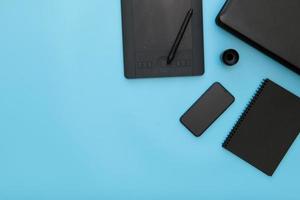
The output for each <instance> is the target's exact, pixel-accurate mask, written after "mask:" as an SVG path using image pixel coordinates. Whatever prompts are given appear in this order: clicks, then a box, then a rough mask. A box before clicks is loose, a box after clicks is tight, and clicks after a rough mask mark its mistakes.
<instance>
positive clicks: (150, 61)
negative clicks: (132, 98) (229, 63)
mask: <svg viewBox="0 0 300 200" xmlns="http://www.w3.org/2000/svg"><path fill="white" fill-rule="evenodd" d="M121 6H122V22H123V44H124V65H125V66H124V68H125V69H124V70H125V76H126V77H127V78H143V77H164V76H195V75H201V74H203V73H204V56H203V33H202V1H201V0H121ZM191 8H192V9H193V16H192V18H191V20H190V22H189V25H188V27H187V29H186V31H185V34H184V36H183V40H182V41H181V43H180V46H179V48H178V51H177V54H176V57H175V59H174V60H173V62H172V63H171V64H169V65H168V64H167V57H168V54H169V52H170V49H171V47H172V45H173V43H174V41H175V38H176V36H177V34H178V32H179V30H180V28H181V25H182V23H183V21H184V18H185V16H186V14H187V12H188V11H189V9H191Z"/></svg>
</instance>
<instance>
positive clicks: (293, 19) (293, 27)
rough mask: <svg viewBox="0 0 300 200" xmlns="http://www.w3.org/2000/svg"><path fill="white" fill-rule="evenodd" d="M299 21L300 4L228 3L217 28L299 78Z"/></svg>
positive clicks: (286, 0)
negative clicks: (283, 66)
mask: <svg viewBox="0 0 300 200" xmlns="http://www.w3.org/2000/svg"><path fill="white" fill-rule="evenodd" d="M299 20H300V1H299V0H227V1H226V3H225V5H224V7H223V8H222V10H221V12H220V13H219V15H218V17H217V24H218V25H220V26H221V27H223V28H224V29H226V30H227V31H229V32H231V33H233V34H235V35H236V36H238V37H239V38H241V39H243V40H244V41H246V42H248V43H249V44H251V45H252V46H254V47H256V48H258V49H259V50H261V51H263V52H264V53H266V54H268V55H269V56H271V57H272V58H274V59H276V60H277V61H279V62H280V63H282V64H284V65H285V66H287V67H289V68H290V69H291V70H293V71H295V72H296V73H298V74H300V22H299Z"/></svg>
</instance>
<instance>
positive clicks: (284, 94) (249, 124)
mask: <svg viewBox="0 0 300 200" xmlns="http://www.w3.org/2000/svg"><path fill="white" fill-rule="evenodd" d="M299 133H300V98H299V97H297V96H295V95H294V94H292V93H290V92H289V91H287V90H285V89H284V88H282V87H280V86H279V85H277V84H275V83H274V82H272V81H271V80H268V79H267V80H265V81H264V82H263V84H262V85H261V87H260V88H259V90H258V91H257V93H256V95H255V96H254V98H253V99H252V101H251V103H250V105H249V106H248V107H247V109H246V110H245V112H244V113H243V115H242V116H241V118H240V119H239V120H238V122H237V124H236V125H235V126H234V128H233V129H232V131H231V133H230V134H229V136H228V138H227V139H226V141H225V142H224V144H223V147H224V148H226V149H227V150H229V151H231V152H232V153H234V154H236V155H237V156H239V157H240V158H242V159H243V160H245V161H247V162H248V163H250V164H251V165H253V166H255V167H256V168H258V169H259V170H261V171H263V172H264V173H265V174H267V175H269V176H272V175H273V173H274V172H275V170H276V168H277V167H278V165H279V164H280V162H281V160H282V159H283V157H284V156H285V154H286V153H287V151H288V149H289V148H290V146H291V145H292V143H293V142H294V140H295V139H296V137H297V136H298V134H299Z"/></svg>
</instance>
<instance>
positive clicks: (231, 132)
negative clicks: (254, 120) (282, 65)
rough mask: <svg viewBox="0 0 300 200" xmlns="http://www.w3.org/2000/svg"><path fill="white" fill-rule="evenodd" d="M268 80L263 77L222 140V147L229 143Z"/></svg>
mask: <svg viewBox="0 0 300 200" xmlns="http://www.w3.org/2000/svg"><path fill="white" fill-rule="evenodd" d="M268 82H269V79H264V80H263V82H262V83H261V84H260V86H259V88H258V89H257V90H256V93H255V95H254V96H253V97H252V99H251V101H250V103H249V104H248V105H247V107H246V109H245V110H244V112H243V114H242V115H241V116H240V118H239V120H238V121H237V123H236V124H235V125H234V127H233V128H232V130H231V131H230V133H229V135H228V136H227V138H226V140H225V141H224V143H223V147H226V146H227V145H228V144H229V142H230V140H231V139H232V137H233V136H234V134H235V133H236V132H237V130H238V129H239V127H240V126H241V124H242V122H243V121H244V119H245V118H246V116H247V115H248V113H249V111H250V110H251V108H252V107H253V106H254V104H255V102H256V101H257V99H258V98H259V96H260V95H261V93H262V91H263V90H264V88H265V86H266V84H267V83H268Z"/></svg>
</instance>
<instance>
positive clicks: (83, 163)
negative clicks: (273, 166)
mask: <svg viewBox="0 0 300 200" xmlns="http://www.w3.org/2000/svg"><path fill="white" fill-rule="evenodd" d="M223 3H224V0H204V24H205V25H204V26H205V27H204V30H205V31H204V32H205V60H206V73H205V75H204V76H202V77H182V78H161V79H140V80H127V79H125V78H124V76H123V52H122V29H121V12H120V1H119V0H86V1H84V0H26V1H21V0H1V2H0V27H1V32H0V45H1V46H0V94H1V97H0V199H3V200H9V199H39V200H40V199H72V200H75V199H113V200H114V199H122V200H123V199H138V200H140V199H149V200H153V199H157V200H160V199H162V200H165V199H173V200H175V199H189V200H193V199H222V200H232V199H251V200H252V199H272V200H276V199H299V198H300V194H299V180H300V172H299V169H300V162H299V155H300V140H299V138H298V139H297V140H296V142H295V143H294V145H293V146H292V148H291V149H290V151H289V153H288V155H287V156H286V157H285V159H284V160H283V162H282V164H281V165H280V167H279V168H278V170H277V171H276V173H275V175H274V176H273V177H272V178H270V177H268V176H266V175H264V174H263V173H261V172H260V171H258V170H256V169H255V168H253V167H252V166H250V165H248V164H247V163H245V162H244V161H242V160H240V159H239V158H237V157H235V156H233V155H232V154H230V153H229V152H227V151H226V150H224V149H222V147H221V144H222V142H223V140H224V139H225V138H226V136H227V134H228V133H229V131H230V129H231V128H232V126H233V125H234V123H235V122H236V120H237V119H238V117H239V115H240V114H241V112H242V111H243V109H244V108H245V106H246V104H247V103H248V101H249V99H250V97H251V96H252V95H253V94H254V92H255V90H256V89H257V87H258V86H259V84H260V82H261V81H262V79H263V78H270V79H272V80H274V81H275V82H277V83H279V84H280V85H282V86H284V87H285V88H287V89H289V90H290V91H292V92H293V93H295V94H297V95H300V89H299V86H300V77H299V75H296V74H295V73H293V72H291V71H289V70H288V69H286V68H285V67H282V66H281V65H280V64H278V63H277V62H275V61H273V60H272V59H270V58H268V57H267V56H265V55H263V54H262V53H260V52H258V51H257V50H255V49H253V48H252V47H250V46H248V45H247V44H245V43H243V42H241V41H240V40H238V39H237V38H235V37H233V36H232V35H230V34H228V33H227V32H225V31H223V30H222V29H220V28H219V27H217V26H216V25H215V22H214V19H215V16H216V15H217V13H218V11H219V10H220V8H221V7H222V5H223ZM227 48H235V49H237V50H238V51H239V52H240V54H241V60H240V62H239V64H238V65H236V66H235V67H233V68H228V67H226V66H224V65H223V64H222V63H221V61H220V59H219V56H220V54H221V52H222V51H223V50H225V49H227ZM215 81H219V82H221V83H222V84H223V85H224V86H225V87H226V88H227V89H228V90H229V91H231V92H232V93H233V95H234V96H235V97H236V102H235V103H234V104H233V105H232V106H231V107H230V109H229V110H227V112H226V113H225V114H224V115H222V117H221V118H219V119H218V120H217V121H216V123H214V124H213V126H211V127H210V128H209V130H208V131H207V132H206V133H205V134H204V135H203V136H202V137H200V138H195V137H194V136H192V134H190V133H189V132H188V131H187V130H186V129H185V128H184V127H183V126H182V125H181V124H180V123H179V118H180V116H181V115H182V114H183V113H184V112H185V111H186V109H187V108H189V106H190V105H191V104H192V103H194V101H195V100H196V99H197V98H198V97H199V96H200V95H201V94H202V93H203V92H204V91H205V90H206V89H207V88H208V87H209V86H210V85H211V84H212V83H213V82H215Z"/></svg>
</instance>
